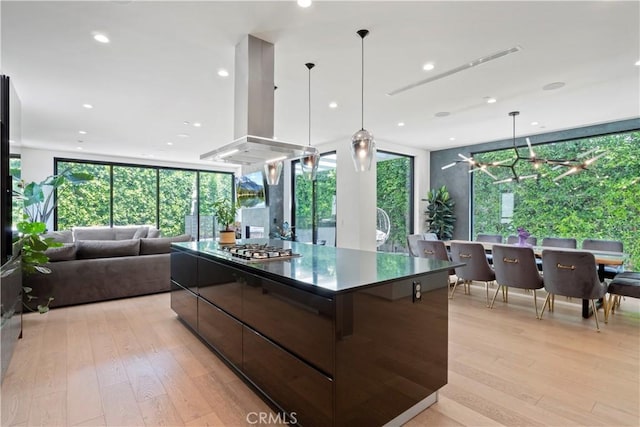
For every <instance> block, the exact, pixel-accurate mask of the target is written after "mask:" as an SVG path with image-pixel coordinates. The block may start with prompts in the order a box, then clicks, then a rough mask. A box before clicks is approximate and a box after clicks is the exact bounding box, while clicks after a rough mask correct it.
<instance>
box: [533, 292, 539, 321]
mask: <svg viewBox="0 0 640 427" xmlns="http://www.w3.org/2000/svg"><path fill="white" fill-rule="evenodd" d="M533 308H534V309H535V310H536V319H540V317H539V316H538V299H537V298H536V290H535V289H534V290H533Z"/></svg>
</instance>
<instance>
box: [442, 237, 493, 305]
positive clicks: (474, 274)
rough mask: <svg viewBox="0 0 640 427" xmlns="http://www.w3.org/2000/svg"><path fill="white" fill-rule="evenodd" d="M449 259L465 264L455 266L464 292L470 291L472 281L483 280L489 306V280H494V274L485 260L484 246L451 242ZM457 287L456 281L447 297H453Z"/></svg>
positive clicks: (473, 243) (468, 292)
mask: <svg viewBox="0 0 640 427" xmlns="http://www.w3.org/2000/svg"><path fill="white" fill-rule="evenodd" d="M451 260H452V261H453V262H460V263H464V264H465V265H464V266H462V267H456V268H455V271H456V276H458V281H460V280H462V283H463V285H464V289H465V294H470V293H471V282H472V281H474V280H477V281H479V282H484V288H485V292H486V294H487V307H489V282H494V281H495V280H496V274H495V272H494V271H493V269H492V268H491V266H490V265H489V262H488V261H487V257H486V256H485V253H484V246H482V244H480V243H477V242H451ZM457 287H458V282H456V284H455V285H454V286H453V289H452V291H451V295H450V296H449V298H451V299H453V294H454V293H455V291H456V288H457Z"/></svg>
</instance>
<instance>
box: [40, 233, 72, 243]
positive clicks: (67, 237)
mask: <svg viewBox="0 0 640 427" xmlns="http://www.w3.org/2000/svg"><path fill="white" fill-rule="evenodd" d="M42 237H43V238H45V239H46V238H48V237H50V238H52V239H53V240H54V241H55V242H58V243H73V234H71V230H61V231H49V232H48V233H44V234H43V235H42Z"/></svg>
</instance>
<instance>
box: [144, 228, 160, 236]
mask: <svg viewBox="0 0 640 427" xmlns="http://www.w3.org/2000/svg"><path fill="white" fill-rule="evenodd" d="M145 237H148V238H150V239H155V238H158V237H160V230H158V229H157V228H155V227H149V232H148V233H147V235H146V236H145Z"/></svg>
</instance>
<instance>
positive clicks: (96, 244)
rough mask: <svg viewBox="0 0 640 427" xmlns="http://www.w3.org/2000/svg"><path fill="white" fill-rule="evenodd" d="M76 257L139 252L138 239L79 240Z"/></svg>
mask: <svg viewBox="0 0 640 427" xmlns="http://www.w3.org/2000/svg"><path fill="white" fill-rule="evenodd" d="M76 245H77V246H78V252H77V257H78V259H91V258H110V257H119V256H134V255H139V254H140V239H128V240H79V241H77V242H76Z"/></svg>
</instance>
